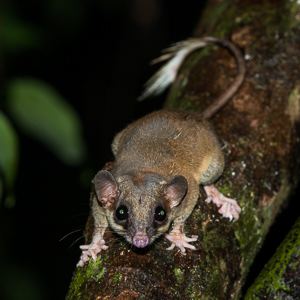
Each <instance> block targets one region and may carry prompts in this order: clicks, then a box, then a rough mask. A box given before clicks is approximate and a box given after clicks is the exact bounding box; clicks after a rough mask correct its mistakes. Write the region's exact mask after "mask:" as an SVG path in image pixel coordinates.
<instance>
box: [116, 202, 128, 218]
mask: <svg viewBox="0 0 300 300" xmlns="http://www.w3.org/2000/svg"><path fill="white" fill-rule="evenodd" d="M116 217H117V219H118V220H119V221H124V220H127V219H128V208H127V207H126V206H125V205H120V206H119V207H118V208H117V210H116Z"/></svg>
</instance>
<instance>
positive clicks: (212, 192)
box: [204, 185, 241, 221]
mask: <svg viewBox="0 0 300 300" xmlns="http://www.w3.org/2000/svg"><path fill="white" fill-rule="evenodd" d="M204 190H205V192H206V194H207V198H206V200H205V202H207V203H210V202H213V203H214V204H216V205H217V206H218V207H219V210H218V212H219V213H220V214H221V215H222V216H223V217H224V218H229V220H230V221H231V220H233V219H234V220H235V221H236V220H238V219H239V216H240V212H241V208H240V206H239V205H238V203H237V202H236V200H234V199H231V198H227V197H225V196H224V195H223V194H222V193H220V192H219V191H218V189H217V188H216V187H214V186H213V185H207V186H204Z"/></svg>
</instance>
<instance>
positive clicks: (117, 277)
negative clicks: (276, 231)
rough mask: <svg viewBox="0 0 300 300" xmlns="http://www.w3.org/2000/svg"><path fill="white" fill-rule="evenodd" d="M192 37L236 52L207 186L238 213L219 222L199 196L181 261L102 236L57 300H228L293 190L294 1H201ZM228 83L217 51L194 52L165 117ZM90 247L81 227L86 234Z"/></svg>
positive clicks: (158, 249) (156, 248)
mask: <svg viewBox="0 0 300 300" xmlns="http://www.w3.org/2000/svg"><path fill="white" fill-rule="evenodd" d="M201 20H202V21H201V22H200V23H199V24H198V26H197V30H196V35H197V36H200V35H201V36H202V35H214V36H220V37H227V38H230V39H231V40H233V41H234V42H235V43H236V44H237V45H238V46H240V48H242V49H243V51H244V53H245V58H246V60H247V77H246V80H245V82H244V84H243V86H242V88H241V89H240V91H239V92H238V93H237V94H236V95H235V96H234V97H233V99H232V101H231V102H230V103H229V104H228V105H227V106H226V107H225V108H224V109H223V110H222V111H221V112H219V113H218V114H217V115H216V116H214V117H213V118H212V120H211V122H212V124H213V125H214V127H215V130H216V132H217V134H218V135H219V137H220V139H221V140H223V142H224V151H225V156H226V168H225V172H224V174H223V176H222V177H221V179H220V180H219V181H218V183H217V187H218V188H219V189H220V190H221V191H222V192H223V193H224V194H226V195H229V196H231V197H234V198H236V199H237V200H238V202H239V203H240V205H241V207H242V213H241V217H240V219H239V220H238V221H237V222H234V223H232V222H229V221H228V220H226V219H224V218H222V217H221V216H220V215H219V213H218V211H217V208H216V207H215V206H214V205H212V204H206V203H205V201H203V200H204V195H203V193H202V194H201V196H200V199H199V203H198V205H197V207H196V208H195V210H194V211H193V213H192V215H191V217H190V218H189V219H188V221H187V226H186V232H187V234H188V235H192V234H198V235H199V240H198V241H197V242H196V243H195V246H196V247H197V250H196V251H188V253H187V255H186V256H182V255H181V254H180V253H179V252H177V251H165V248H166V247H167V246H168V242H167V241H165V240H164V239H160V240H158V241H157V242H156V243H155V244H154V245H153V246H152V247H150V249H147V250H146V251H142V252H136V251H133V250H132V248H131V247H130V246H129V245H128V244H126V243H125V242H123V241H120V240H119V239H116V238H115V236H114V235H113V234H111V233H108V234H107V237H106V240H107V241H108V245H109V249H108V250H107V251H105V252H103V254H102V255H101V257H99V258H98V260H97V261H95V262H93V261H91V262H90V263H89V264H88V265H87V266H85V267H84V268H77V269H76V271H75V273H74V277H73V280H72V282H71V286H70V289H69V292H68V295H67V299H69V300H70V299H226V300H227V299H238V298H239V297H240V296H241V288H242V285H243V283H244V281H245V278H246V275H247V273H248V270H249V267H250V265H251V263H252V262H253V260H254V257H255V255H256V253H257V251H258V250H259V249H260V247H261V245H262V243H263V240H264V237H265V236H266V234H267V232H268V230H269V228H270V226H271V224H272V223H273V221H274V218H275V217H276V215H277V214H278V212H279V211H280V208H281V207H282V205H283V204H284V203H286V202H287V201H288V197H289V194H290V193H291V191H292V190H293V188H294V187H295V185H296V181H297V180H296V178H297V171H298V166H299V161H298V159H297V156H296V151H297V148H298V143H299V141H298V135H297V130H296V124H297V122H298V121H299V118H300V96H299V90H300V81H299V78H300V69H299V65H300V48H299V44H300V43H299V41H300V29H299V26H298V25H299V20H300V6H299V5H298V4H297V1H259V2H256V1H242V0H241V1H229V0H227V1H225V0H224V1H210V2H209V3H208V6H207V8H206V10H205V12H204V14H203V16H202V19H201ZM234 76H235V63H234V59H233V58H232V57H231V56H230V54H228V53H227V52H226V50H222V49H216V51H212V49H206V51H203V52H200V53H194V54H193V55H191V56H190V58H189V59H188V60H187V62H186V63H185V65H184V66H183V68H182V70H181V72H180V74H179V76H178V78H177V80H176V82H175V83H174V85H173V87H172V89H171V91H170V94H169V97H168V99H167V102H166V107H168V108H176V109H178V108H180V109H187V110H193V111H195V110H203V108H204V107H205V106H207V105H208V103H209V101H211V100H212V99H213V98H214V97H216V96H217V95H218V94H220V93H221V92H222V91H223V90H224V89H226V86H228V84H229V82H230V80H232V79H233V78H234ZM88 227H89V230H88V231H87V233H88V234H87V235H88V238H90V232H91V226H88Z"/></svg>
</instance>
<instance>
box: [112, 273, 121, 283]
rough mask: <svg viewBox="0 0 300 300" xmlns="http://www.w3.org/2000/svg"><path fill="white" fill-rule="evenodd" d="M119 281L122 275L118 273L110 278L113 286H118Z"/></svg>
mask: <svg viewBox="0 0 300 300" xmlns="http://www.w3.org/2000/svg"><path fill="white" fill-rule="evenodd" d="M121 280H122V273H120V272H117V273H116V274H115V275H114V277H113V278H112V281H113V283H114V284H118V283H119V282H120V281H121Z"/></svg>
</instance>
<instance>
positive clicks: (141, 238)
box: [132, 231, 149, 248]
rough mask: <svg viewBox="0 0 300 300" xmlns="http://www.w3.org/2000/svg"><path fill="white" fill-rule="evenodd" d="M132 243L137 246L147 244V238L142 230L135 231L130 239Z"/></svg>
mask: <svg viewBox="0 0 300 300" xmlns="http://www.w3.org/2000/svg"><path fill="white" fill-rule="evenodd" d="M132 243H133V245H134V246H135V247H137V248H145V247H147V246H148V245H149V238H148V236H147V234H146V233H144V232H139V231H138V232H137V233H136V234H135V236H134V237H133V239H132Z"/></svg>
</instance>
